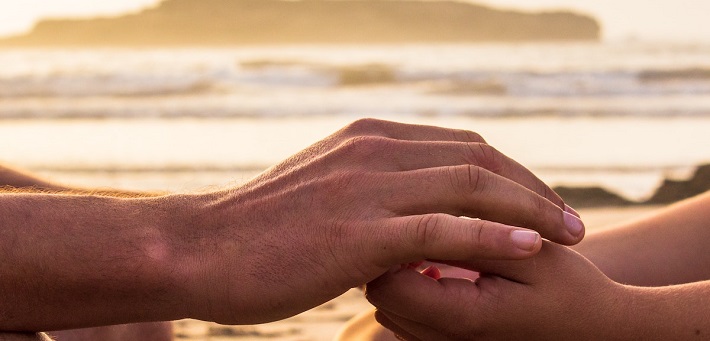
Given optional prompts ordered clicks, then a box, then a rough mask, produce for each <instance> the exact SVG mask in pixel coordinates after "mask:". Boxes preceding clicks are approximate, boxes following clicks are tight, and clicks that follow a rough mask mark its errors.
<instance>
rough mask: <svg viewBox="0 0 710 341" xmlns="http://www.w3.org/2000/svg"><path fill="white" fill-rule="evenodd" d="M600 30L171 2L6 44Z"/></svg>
mask: <svg viewBox="0 0 710 341" xmlns="http://www.w3.org/2000/svg"><path fill="white" fill-rule="evenodd" d="M599 35H600V27H599V24H598V23H597V21H596V20H595V19H593V18H591V17H589V16H585V15H581V14H576V13H571V12H540V13H526V12H518V11H509V10H498V9H494V8H490V7H485V6H481V5H475V4H470V3H463V2H456V1H417V0H300V1H283V0H165V1H163V2H162V3H160V4H159V5H158V6H156V7H153V8H149V9H146V10H144V11H141V12H137V13H132V14H126V15H123V16H118V17H107V18H96V19H49V20H44V21H41V22H39V23H38V24H37V25H36V26H35V27H34V28H33V29H32V30H31V31H30V32H29V33H27V34H24V35H20V36H16V37H10V38H6V39H0V46H135V47H141V46H230V45H252V44H341V43H342V44H363V43H365V44H367V43H375V44H379V43H383V44H387V43H466V42H523V41H596V40H599Z"/></svg>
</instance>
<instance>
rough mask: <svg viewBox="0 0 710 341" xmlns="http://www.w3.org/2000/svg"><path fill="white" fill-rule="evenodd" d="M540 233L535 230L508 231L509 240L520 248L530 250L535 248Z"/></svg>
mask: <svg viewBox="0 0 710 341" xmlns="http://www.w3.org/2000/svg"><path fill="white" fill-rule="evenodd" d="M539 238H540V235H539V234H538V233H537V232H535V231H528V230H514V231H513V232H511V233H510V240H511V241H513V244H515V246H517V247H518V248H519V249H521V250H525V251H532V250H534V249H535V244H537V241H538V239H539Z"/></svg>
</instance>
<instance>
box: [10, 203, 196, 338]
mask: <svg viewBox="0 0 710 341" xmlns="http://www.w3.org/2000/svg"><path fill="white" fill-rule="evenodd" d="M188 202H189V204H188ZM196 202H198V201H196V200H193V199H192V198H185V197H184V196H166V197H158V198H139V199H120V198H113V197H104V196H80V195H71V196H69V195H47V194H20V193H18V194H0V257H1V259H2V263H0V297H2V300H0V330H4V331H34V330H53V329H68V328H78V327H89V326H97V325H109V324H117V323H129V322H141V321H158V320H171V319H176V318H180V317H182V316H181V314H183V313H184V312H182V311H181V310H180V302H178V301H176V300H175V296H176V294H175V292H176V291H179V290H180V288H179V286H176V283H179V280H177V279H176V276H178V274H180V268H179V267H180V266H181V264H182V263H181V258H180V255H179V254H178V252H176V248H177V245H178V244H179V243H180V242H179V238H177V237H176V234H175V232H176V230H179V229H185V228H187V227H186V226H187V225H189V224H190V223H191V219H192V218H191V217H193V216H194V215H195V214H196V213H195V207H197V206H196V205H195V203H196ZM178 234H179V233H178Z"/></svg>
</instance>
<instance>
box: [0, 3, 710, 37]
mask: <svg viewBox="0 0 710 341" xmlns="http://www.w3.org/2000/svg"><path fill="white" fill-rule="evenodd" d="M198 1H199V0H198ZM432 1H436V0H432ZM461 1H468V2H477V3H484V4H488V5H492V6H500V7H506V8H519V9H528V10H546V9H573V10H577V11H581V12H586V13H589V14H591V15H593V16H595V17H596V18H597V19H599V20H600V21H601V23H602V26H603V34H604V38H605V39H607V40H620V39H642V40H676V41H678V40H680V41H710V25H708V24H706V20H705V19H706V17H707V13H710V1H706V0H654V1H648V0H595V1H578V0H461ZM158 2H160V0H113V1H108V0H107V1H93V0H52V1H46V0H23V1H17V0H0V36H3V35H11V34H17V33H20V32H24V31H27V30H29V29H30V28H31V27H32V25H33V24H34V23H35V22H36V21H37V20H38V19H40V18H43V17H90V16H102V15H116V14H119V13H123V12H127V11H135V10H139V9H141V8H145V7H147V6H153V5H155V4H156V3H158Z"/></svg>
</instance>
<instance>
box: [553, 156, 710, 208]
mask: <svg viewBox="0 0 710 341" xmlns="http://www.w3.org/2000/svg"><path fill="white" fill-rule="evenodd" d="M554 190H555V191H556V192H557V193H558V194H559V195H560V196H561V197H562V198H563V199H564V200H565V202H566V203H567V204H568V205H570V206H572V207H575V208H588V207H604V206H629V205H665V204H670V203H674V202H676V201H680V200H683V199H687V198H690V197H693V196H696V195H698V194H701V193H704V192H706V191H710V165H702V166H699V167H698V168H697V169H696V171H695V173H694V174H693V176H691V177H690V178H689V179H687V180H671V179H665V180H664V181H663V183H662V184H661V185H660V186H659V187H658V189H657V190H656V192H655V193H654V194H653V195H652V196H651V198H649V199H648V200H646V201H642V202H637V201H631V200H628V199H625V198H624V197H622V196H620V195H618V194H616V193H614V192H611V191H609V190H607V189H604V188H601V187H556V188H554Z"/></svg>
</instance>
